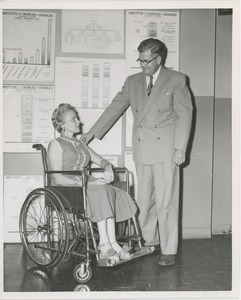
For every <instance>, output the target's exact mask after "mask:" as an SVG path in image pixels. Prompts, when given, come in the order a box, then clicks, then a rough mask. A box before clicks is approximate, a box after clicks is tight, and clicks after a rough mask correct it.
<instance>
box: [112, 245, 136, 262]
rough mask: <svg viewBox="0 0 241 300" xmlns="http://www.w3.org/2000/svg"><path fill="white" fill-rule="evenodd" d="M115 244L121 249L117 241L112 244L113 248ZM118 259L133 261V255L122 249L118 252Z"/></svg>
mask: <svg viewBox="0 0 241 300" xmlns="http://www.w3.org/2000/svg"><path fill="white" fill-rule="evenodd" d="M113 244H117V245H118V246H119V247H120V245H119V244H118V243H117V241H114V242H112V243H111V246H112V245H113ZM116 253H117V255H118V257H119V258H120V260H129V259H132V257H131V254H130V253H129V252H128V251H125V250H124V249H123V248H121V247H120V250H119V251H116Z"/></svg>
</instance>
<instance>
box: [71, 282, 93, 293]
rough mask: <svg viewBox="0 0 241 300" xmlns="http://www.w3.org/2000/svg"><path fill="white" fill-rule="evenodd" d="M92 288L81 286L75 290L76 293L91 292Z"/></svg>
mask: <svg viewBox="0 0 241 300" xmlns="http://www.w3.org/2000/svg"><path fill="white" fill-rule="evenodd" d="M89 291H90V288H89V287H88V285H86V284H79V285H77V286H76V288H75V289H74V292H89Z"/></svg>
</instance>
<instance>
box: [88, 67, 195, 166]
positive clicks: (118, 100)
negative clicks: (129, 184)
mask: <svg viewBox="0 0 241 300" xmlns="http://www.w3.org/2000/svg"><path fill="white" fill-rule="evenodd" d="M146 89H147V86H146V76H145V75H144V73H143V72H141V73H137V74H134V75H132V76H129V77H128V78H127V79H126V81H125V83H124V86H123V87H122V90H121V91H120V92H119V93H117V95H116V96H115V98H114V99H113V101H112V103H111V104H110V105H109V106H108V107H107V109H106V110H105V111H104V113H103V114H102V115H101V116H100V118H99V119H98V120H97V122H96V123H95V124H94V125H93V127H92V128H91V129H90V132H92V133H93V134H94V135H95V137H97V138H99V139H101V138H102V137H103V135H104V134H105V133H106V132H107V131H108V130H109V129H110V128H111V126H112V125H113V124H114V123H115V122H116V121H117V120H118V119H119V117H120V116H121V115H122V114H123V113H124V111H125V110H126V109H127V108H128V106H129V105H130V106H131V109H132V113H133V116H134V123H133V132H132V145H133V159H134V161H135V162H137V163H142V164H156V163H163V162H170V161H173V154H174V150H175V149H180V150H183V151H186V147H187V143H188V139H189V134H190V129H191V120H192V102H191V97H190V92H189V89H188V88H187V86H186V76H185V75H184V74H182V73H180V72H176V71H172V70H169V69H166V68H165V67H163V66H162V67H161V70H160V73H159V75H158V78H157V80H156V82H155V85H154V87H153V89H152V92H151V94H150V96H149V97H148V95H147V91H146Z"/></svg>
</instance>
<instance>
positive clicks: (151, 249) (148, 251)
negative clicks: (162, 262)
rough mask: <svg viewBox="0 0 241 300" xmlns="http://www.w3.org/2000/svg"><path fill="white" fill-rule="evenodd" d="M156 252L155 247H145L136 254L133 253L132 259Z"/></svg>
mask: <svg viewBox="0 0 241 300" xmlns="http://www.w3.org/2000/svg"><path fill="white" fill-rule="evenodd" d="M154 250H155V248H154V247H148V246H143V247H141V248H140V249H139V250H137V251H136V252H134V253H132V254H131V256H132V258H137V257H140V256H143V255H147V254H151V253H153V252H154Z"/></svg>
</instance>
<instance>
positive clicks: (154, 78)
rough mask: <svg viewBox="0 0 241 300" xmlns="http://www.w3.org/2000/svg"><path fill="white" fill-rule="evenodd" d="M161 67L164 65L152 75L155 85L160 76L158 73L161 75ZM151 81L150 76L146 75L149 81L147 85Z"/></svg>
mask: <svg viewBox="0 0 241 300" xmlns="http://www.w3.org/2000/svg"><path fill="white" fill-rule="evenodd" d="M161 67H162V66H160V67H159V69H158V70H157V71H156V73H155V74H153V75H152V76H153V81H152V82H153V85H154V84H155V82H156V80H157V77H158V75H159V73H160V71H161ZM149 81H150V76H146V83H147V85H148V84H149Z"/></svg>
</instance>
